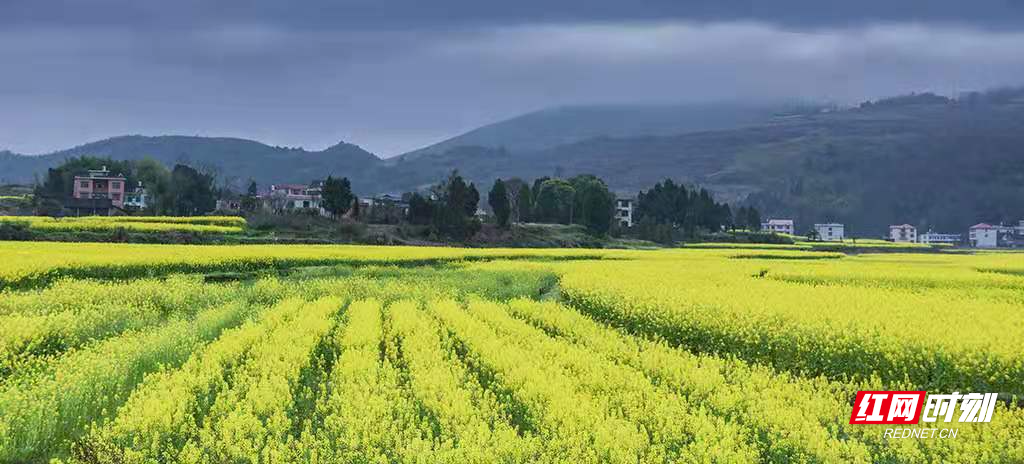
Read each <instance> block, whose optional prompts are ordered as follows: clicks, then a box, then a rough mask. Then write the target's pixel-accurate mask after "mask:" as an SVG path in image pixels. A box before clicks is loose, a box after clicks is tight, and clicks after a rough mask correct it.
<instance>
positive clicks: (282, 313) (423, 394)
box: [0, 220, 1024, 463]
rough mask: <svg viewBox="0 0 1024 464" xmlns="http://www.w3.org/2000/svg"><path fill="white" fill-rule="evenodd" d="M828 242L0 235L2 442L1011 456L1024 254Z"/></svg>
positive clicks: (66, 455)
mask: <svg viewBox="0 0 1024 464" xmlns="http://www.w3.org/2000/svg"><path fill="white" fill-rule="evenodd" d="M96 221H97V222H103V221H99V220H96ZM85 222H88V221H83V223H85ZM126 222H127V221H126ZM143 223H144V222H143ZM168 223H170V221H168ZM188 225H189V226H208V227H234V226H237V224H236V225H231V224H228V223H219V224H218V223H213V222H210V223H190V224H188ZM869 245H871V244H869ZM878 248H879V249H881V248H883V246H882V245H879V246H878ZM842 251H843V250H842V249H840V248H836V249H831V250H828V251H823V250H822V249H820V247H819V248H818V249H814V248H813V247H811V246H810V245H805V244H799V245H797V246H771V245H751V246H738V245H730V246H723V245H712V246H702V247H686V248H681V249H671V250H656V251H650V250H648V251H639V250H551V249H548V250H533V249H469V248H442V247H436V248H429V247H371V246H327V245H236V246H214V245H210V246H194V245H129V244H94V243H93V244H91V243H81V244H71V243H43V242H0V263H3V264H2V265H0V288H2V290H0V327H2V329H3V330H2V331H0V462H3V463H6V462H12V463H21V462H65V463H116V462H125V463H167V462H187V463H221V462H275V463H276V462H296V463H298V462H302V463H305V462H331V463H334V462H338V463H347V462H388V463H398V462H423V463H427V462H430V463H433V462H447V463H466V462H468V463H491V462H506V463H535V462H547V463H564V462H574V463H575V462H593V463H606V462H612V463H619V462H622V463H626V462H628V463H638V462H639V463H648V462H658V463H660V462H672V463H675V462H694V463H696V462H701V463H703V462H726V463H733V462H740V463H745V462H824V463H833V462H834V463H848V462H855V463H856V462H860V463H869V462H894V463H902V462H906V463H911V462H914V463H916V462H977V463H990V462H1024V411H1022V410H1021V409H1020V408H1019V407H1018V401H1019V400H1018V398H1019V397H1020V396H1021V394H1022V393H1024V348H1022V347H1024V343H1022V342H1024V319H1022V318H1021V317H1020V314H1021V313H1022V312H1024V254H1019V253H1009V252H999V253H977V254H969V253H962V252H953V251H949V252H930V253H921V252H919V253H910V254H907V253H896V252H895V251H896V250H892V249H887V250H884V251H886V252H885V253H877V254H872V253H862V252H863V251H864V249H858V250H857V251H858V252H859V253H858V254H849V255H847V254H844V253H842ZM864 390H925V391H927V392H928V393H929V394H947V393H953V392H960V393H968V392H979V393H996V394H998V401H997V403H996V406H995V410H994V412H993V415H992V419H991V422H979V423H958V422H954V423H943V422H938V423H926V422H921V423H920V424H917V425H907V426H904V427H906V428H908V429H911V430H925V429H929V428H936V427H937V428H943V427H945V428H955V429H957V430H958V434H957V437H956V438H943V439H940V438H905V439H894V438H888V437H887V436H886V435H885V432H886V427H891V426H885V425H852V424H850V417H851V413H852V412H853V410H854V407H855V405H854V404H853V401H854V397H855V395H856V394H857V392H858V391H864Z"/></svg>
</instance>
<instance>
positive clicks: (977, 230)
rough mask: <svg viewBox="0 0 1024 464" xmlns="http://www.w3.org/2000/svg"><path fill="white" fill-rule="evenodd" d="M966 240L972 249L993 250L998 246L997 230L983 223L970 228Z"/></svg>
mask: <svg viewBox="0 0 1024 464" xmlns="http://www.w3.org/2000/svg"><path fill="white" fill-rule="evenodd" d="M968 240H969V242H970V244H971V246H972V247H974V248H995V247H997V246H999V228H998V227H996V226H993V225H991V224H986V223H984V222H982V223H980V224H975V225H973V226H971V228H970V229H969V233H968Z"/></svg>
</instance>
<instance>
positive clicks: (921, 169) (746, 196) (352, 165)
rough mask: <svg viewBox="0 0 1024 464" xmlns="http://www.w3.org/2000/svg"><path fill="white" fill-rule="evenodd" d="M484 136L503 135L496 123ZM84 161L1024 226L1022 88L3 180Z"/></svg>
mask: <svg viewBox="0 0 1024 464" xmlns="http://www.w3.org/2000/svg"><path fill="white" fill-rule="evenodd" d="M528 119H529V118H528ZM542 119H543V118H542ZM597 119H601V118H597ZM601 120H602V121H605V122H607V119H601ZM734 122H735V121H734ZM602 124H603V123H602ZM659 124H662V125H661V126H660V127H661V128H662V129H664V128H665V127H668V125H666V124H668V123H665V122H664V121H662V123H659ZM512 126H513V127H517V128H518V129H517V130H522V129H523V128H524V127H528V125H523V124H521V123H515V124H512ZM595 127H596V126H595ZM690 127H695V126H690ZM633 129H636V127H633ZM537 130H538V137H539V138H540V139H543V140H548V141H550V140H551V139H550V137H551V136H552V131H551V128H547V129H543V130H542V128H540V127H538V128H537ZM652 130H653V129H652ZM485 132H488V133H491V134H492V135H493V128H492V129H488V130H487V131H485ZM520 135H522V134H520ZM577 135H578V134H577ZM518 136H519V135H517V137H518ZM474 137H476V136H473V137H469V138H468V139H466V140H475V139H474ZM522 137H523V138H524V140H525V138H527V137H526V135H522ZM566 137H568V138H572V136H570V135H567V136H566ZM453 140H456V139H453ZM452 143H454V142H452ZM538 143H540V144H541V145H544V144H546V143H548V142H538ZM527 145H529V144H527ZM439 148H444V149H443V150H441V149H439ZM80 154H91V155H97V156H109V157H112V158H114V159H137V158H141V157H154V158H156V159H157V160H160V161H161V162H164V163H167V164H173V163H175V162H181V161H185V162H189V163H191V164H193V165H200V166H204V165H210V166H214V167H215V168H216V169H217V172H218V173H219V175H220V176H221V178H222V180H225V181H231V180H234V181H236V182H235V183H236V184H240V183H241V182H245V181H246V180H247V179H249V178H253V179H255V180H256V181H257V182H259V183H261V184H266V183H271V182H308V181H310V180H312V179H315V178H321V177H325V176H326V175H328V174H333V175H335V176H346V177H348V178H349V179H351V180H352V185H353V189H354V190H355V191H356V192H357V193H358V194H361V195H368V194H375V193H380V192H402V191H410V190H416V189H422V188H425V187H427V186H429V185H432V184H434V183H436V182H437V181H438V180H439V179H442V178H444V177H445V176H446V175H447V174H448V173H450V172H451V171H452V170H458V171H459V172H460V173H461V174H462V175H463V177H465V178H466V179H467V180H469V181H473V182H476V183H477V184H478V185H490V184H491V183H493V181H494V179H495V178H498V177H501V178H509V177H522V178H528V179H532V178H537V177H541V176H555V177H563V178H568V177H571V176H574V175H577V174H594V175H596V176H598V177H601V178H603V179H605V180H606V181H607V182H608V184H609V187H611V188H612V189H613V190H616V191H618V192H620V193H622V194H635V193H636V192H638V191H639V190H642V189H647V188H650V187H651V186H652V185H653V184H654V183H655V182H658V181H660V180H663V179H665V178H672V179H675V180H676V181H680V182H684V183H691V184H699V185H701V186H704V187H707V188H708V189H710V190H711V191H712V192H713V193H715V194H716V196H717V197H718V198H719V199H721V200H724V201H729V202H737V201H744V200H745V201H746V202H748V203H749V204H752V205H754V206H757V208H758V209H759V210H761V211H762V212H764V213H766V214H768V215H772V216H787V217H793V218H794V219H796V221H797V228H798V229H799V230H798V231H799V232H806V229H807V227H809V225H810V224H811V223H813V222H821V221H826V220H828V221H840V222H844V223H846V224H847V225H848V227H849V230H850V231H852V232H853V233H856V234H860V235H878V234H882V233H884V232H885V228H886V226H887V225H888V224H891V223H904V222H908V223H911V224H915V225H917V226H918V227H921V228H924V229H927V228H930V227H931V228H935V229H936V230H942V231H950V232H963V231H964V229H966V227H968V226H970V225H971V224H973V223H976V222H980V221H989V222H999V221H1008V222H1009V221H1016V220H1019V219H1021V218H1024V201H1022V200H1021V199H1022V198H1024V92H1022V91H1020V90H1003V91H994V92H988V93H985V94H972V95H971V96H968V97H965V98H961V99H959V100H950V99H947V98H945V97H941V96H936V95H932V94H918V95H910V96H904V97H897V98H891V99H886V100H881V101H876V102H872V103H868V104H863V105H860V106H859V107H856V108H850V109H845V110H841V111H825V110H814V111H801V112H793V113H789V115H783V114H775V115H774V116H771V117H768V118H766V119H764V120H763V121H762V122H760V123H758V124H747V125H741V127H733V128H730V129H721V130H702V131H697V132H685V133H679V134H676V135H644V136H633V137H611V136H600V137H590V138H585V139H583V140H579V141H576V142H572V143H567V144H561V145H557V146H551V147H546V148H541V149H522V148H521V149H519V150H515V149H510V148H509V147H507V146H504V145H502V146H495V147H487V146H480V145H456V146H451V147H447V148H445V147H443V146H440V147H439V146H435V147H433V148H431V149H429V150H421V151H419V152H417V154H416V155H415V156H405V157H401V158H398V159H393V160H380V159H378V158H377V157H375V156H374V155H372V154H370V153H368V152H366V151H364V150H362V149H361V148H359V147H357V146H355V145H351V144H339V145H336V146H334V147H331V148H328V149H326V150H323V151H306V150H302V149H291V148H281V147H271V146H267V145H264V144H260V143H257V142H252V141H247V140H240V139H210V138H199V137H140V136H132V137H118V138H114V139H109V140H106V141H102V142H98V143H94V144H89V145H84V146H81V147H77V148H75V149H71V150H66V151H63V152H58V153H54V154H50V155H46V156H43V157H27V156H19V155H14V154H10V153H6V154H4V153H0V172H3V175H2V177H3V181H4V182H30V181H31V180H32V178H33V176H34V175H37V174H40V173H42V172H44V171H45V169H46V168H47V167H49V166H52V165H54V164H56V163H58V162H59V161H61V160H63V159H64V158H66V157H68V156H73V155H80ZM229 183H230V182H229Z"/></svg>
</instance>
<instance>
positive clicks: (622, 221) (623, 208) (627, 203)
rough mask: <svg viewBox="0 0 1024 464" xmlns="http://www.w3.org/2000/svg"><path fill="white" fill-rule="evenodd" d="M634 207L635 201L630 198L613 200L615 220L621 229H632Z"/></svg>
mask: <svg viewBox="0 0 1024 464" xmlns="http://www.w3.org/2000/svg"><path fill="white" fill-rule="evenodd" d="M635 207H636V200H634V199H632V198H618V199H616V200H615V220H616V221H619V225H620V226H622V227H633V209H634V208H635Z"/></svg>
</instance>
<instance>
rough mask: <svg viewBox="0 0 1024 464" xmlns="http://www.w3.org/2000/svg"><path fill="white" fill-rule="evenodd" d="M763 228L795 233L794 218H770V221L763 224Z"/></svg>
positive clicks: (777, 231) (781, 232) (782, 232)
mask: <svg viewBox="0 0 1024 464" xmlns="http://www.w3.org/2000/svg"><path fill="white" fill-rule="evenodd" d="M761 229H762V230H766V231H768V232H775V233H778V234H789V235H793V234H794V233H795V227H794V226H793V220H792V219H769V220H768V222H765V223H762V224H761Z"/></svg>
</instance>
